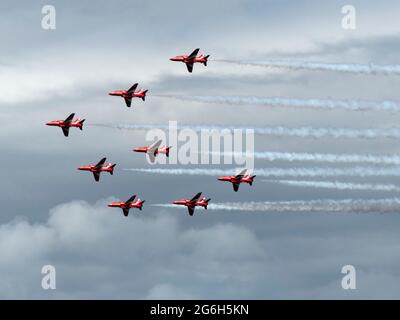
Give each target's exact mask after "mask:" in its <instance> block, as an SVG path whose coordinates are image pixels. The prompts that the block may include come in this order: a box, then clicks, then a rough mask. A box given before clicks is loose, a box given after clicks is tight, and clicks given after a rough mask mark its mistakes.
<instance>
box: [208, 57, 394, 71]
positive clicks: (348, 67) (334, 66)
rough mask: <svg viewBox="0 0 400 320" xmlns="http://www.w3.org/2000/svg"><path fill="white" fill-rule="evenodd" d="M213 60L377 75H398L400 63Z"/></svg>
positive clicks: (249, 64) (260, 65)
mask: <svg viewBox="0 0 400 320" xmlns="http://www.w3.org/2000/svg"><path fill="white" fill-rule="evenodd" d="M214 61H219V62H226V63H233V64H238V65H247V66H258V67H265V68H280V69H291V70H312V71H336V72H345V73H356V74H369V75H378V74H382V75H400V65H377V64H373V63H370V64H357V63H325V62H307V61H295V60H274V59H267V60H261V61H250V60H214Z"/></svg>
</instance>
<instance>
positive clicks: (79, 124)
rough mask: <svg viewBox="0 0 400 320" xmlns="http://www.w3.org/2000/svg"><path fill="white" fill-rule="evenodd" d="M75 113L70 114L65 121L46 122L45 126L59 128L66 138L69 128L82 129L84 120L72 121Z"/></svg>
mask: <svg viewBox="0 0 400 320" xmlns="http://www.w3.org/2000/svg"><path fill="white" fill-rule="evenodd" d="M74 116H75V113H71V114H70V115H69V116H68V118H67V119H65V120H53V121H50V122H47V123H46V125H48V126H55V127H60V128H61V129H62V131H63V133H64V136H66V137H68V134H69V128H71V127H76V128H79V129H81V130H82V128H83V122H84V121H85V119H79V118H78V119H75V120H73V119H74Z"/></svg>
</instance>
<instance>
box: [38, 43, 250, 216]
mask: <svg viewBox="0 0 400 320" xmlns="http://www.w3.org/2000/svg"><path fill="white" fill-rule="evenodd" d="M199 51H200V49H199V48H197V49H195V50H194V51H193V52H192V53H191V54H189V55H181V56H176V57H173V58H170V60H171V61H178V62H182V63H185V65H186V67H187V70H188V72H189V73H192V72H193V66H194V64H195V63H200V64H203V65H204V66H207V62H208V58H209V57H210V55H198V53H199ZM137 87H138V83H135V84H134V85H132V86H131V87H130V88H129V89H128V90H115V91H111V92H109V93H108V94H109V95H110V96H117V97H122V98H124V101H125V104H126V106H127V107H128V108H130V107H131V105H132V99H134V98H139V99H142V100H143V101H145V99H146V94H147V92H148V90H144V89H139V90H137ZM74 117H75V113H71V114H70V115H69V116H68V117H67V118H66V119H65V120H53V121H50V122H47V123H46V125H48V126H55V127H60V128H61V129H62V132H63V134H64V136H65V137H68V135H69V129H70V128H79V129H80V130H83V123H84V122H85V119H80V118H77V119H74ZM161 143H162V140H157V141H155V142H154V143H153V144H151V145H150V146H145V147H137V148H134V149H133V150H132V151H134V152H139V153H145V154H146V155H147V156H148V159H149V160H150V162H152V163H153V162H154V161H155V157H156V156H157V155H158V154H165V156H166V157H169V151H170V148H172V147H171V146H161ZM106 160H107V158H102V159H101V160H100V161H99V162H97V163H95V164H89V165H84V166H80V167H78V170H81V171H89V172H91V173H92V174H93V177H94V180H95V181H96V182H99V181H100V174H101V173H102V172H108V173H110V175H113V173H114V168H115V166H116V164H111V163H106ZM255 177H256V176H255V175H250V174H248V173H247V169H244V170H242V171H241V172H240V173H239V174H237V175H232V176H224V177H219V178H217V179H218V180H219V181H227V182H230V183H232V187H233V190H234V191H235V192H238V190H239V186H240V184H241V183H247V184H249V185H250V186H251V185H252V184H253V181H254V178H255ZM201 195H202V192H198V193H197V194H196V195H195V196H193V197H192V198H190V199H181V200H175V201H173V202H172V203H173V204H175V205H182V206H186V207H187V209H188V213H189V215H190V216H193V214H194V210H195V208H196V207H203V208H204V209H205V210H207V206H208V204H209V201H210V200H211V199H210V198H206V197H203V198H201ZM135 199H136V195H133V196H131V197H130V198H129V199H128V200H127V201H118V202H112V203H110V204H108V207H114V208H121V209H122V212H123V214H124V216H126V217H127V216H128V215H129V210H130V209H132V208H136V209H139V210H142V208H143V203H144V202H145V200H141V199H136V200H135Z"/></svg>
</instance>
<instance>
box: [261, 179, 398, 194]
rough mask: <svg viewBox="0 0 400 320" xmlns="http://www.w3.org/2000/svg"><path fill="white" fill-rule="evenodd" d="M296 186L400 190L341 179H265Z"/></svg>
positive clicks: (385, 185)
mask: <svg viewBox="0 0 400 320" xmlns="http://www.w3.org/2000/svg"><path fill="white" fill-rule="evenodd" d="M264 181H266V182H276V183H280V184H285V185H288V186H294V187H310V188H325V189H337V190H366V191H368V190H370V191H389V192H390V191H396V192H399V191H400V187H398V186H395V185H393V184H369V183H348V182H339V181H309V180H303V181H302V180H264Z"/></svg>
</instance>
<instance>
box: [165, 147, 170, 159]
mask: <svg viewBox="0 0 400 320" xmlns="http://www.w3.org/2000/svg"><path fill="white" fill-rule="evenodd" d="M169 149H171V147H167V148H166V149H165V155H166V156H167V157H169Z"/></svg>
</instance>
